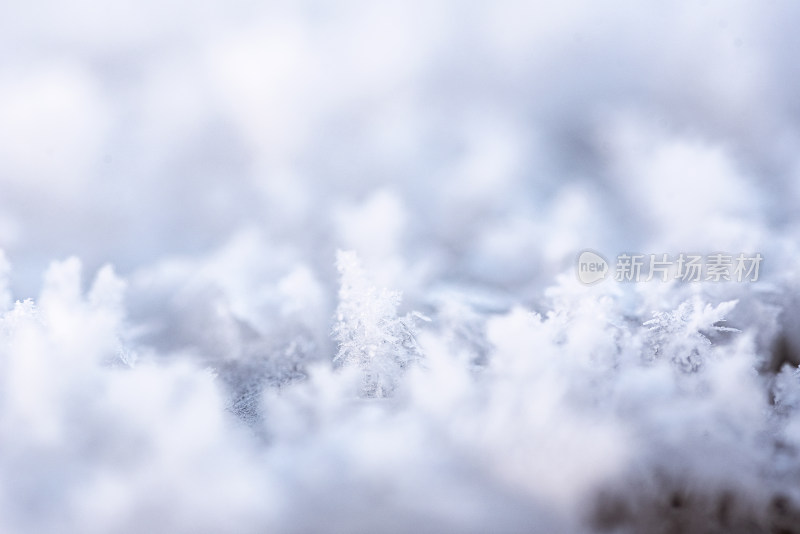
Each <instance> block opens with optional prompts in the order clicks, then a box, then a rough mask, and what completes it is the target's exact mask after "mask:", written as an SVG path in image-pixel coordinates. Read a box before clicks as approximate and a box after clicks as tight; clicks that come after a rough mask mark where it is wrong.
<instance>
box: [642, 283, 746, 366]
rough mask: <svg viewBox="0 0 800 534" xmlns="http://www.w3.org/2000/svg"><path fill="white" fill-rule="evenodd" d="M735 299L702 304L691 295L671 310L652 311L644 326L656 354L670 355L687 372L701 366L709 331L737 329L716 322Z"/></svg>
mask: <svg viewBox="0 0 800 534" xmlns="http://www.w3.org/2000/svg"><path fill="white" fill-rule="evenodd" d="M736 302H737V301H735V300H732V301H728V302H722V303H720V304H719V305H717V306H712V305H711V304H706V305H705V307H703V305H702V302H701V301H700V300H699V299H693V300H687V301H685V302H683V303H682V304H681V305H680V306H678V308H677V309H676V310H674V311H672V312H653V319H650V320H649V321H646V322H645V323H644V326H648V327H650V328H649V330H650V332H651V333H652V337H651V343H652V347H653V350H654V355H655V357H662V356H666V357H669V358H670V359H671V360H672V361H673V362H675V364H677V365H678V367H679V368H680V369H681V370H683V371H686V372H694V371H697V370H698V369H700V367H701V366H702V365H703V360H704V359H705V357H706V356H707V355H708V351H709V348H710V347H711V340H710V339H709V337H708V336H709V335H711V334H712V333H715V332H739V330H737V329H736V328H730V327H726V326H721V325H719V324H718V323H721V322H724V321H725V316H726V315H727V314H728V313H729V312H730V311H731V310H732V309H733V308H734V307H735V306H736Z"/></svg>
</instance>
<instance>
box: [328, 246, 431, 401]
mask: <svg viewBox="0 0 800 534" xmlns="http://www.w3.org/2000/svg"><path fill="white" fill-rule="evenodd" d="M336 267H337V269H338V271H339V276H340V286H339V306H338V307H337V309H336V325H335V326H334V329H333V335H334V338H335V339H336V341H338V343H339V350H338V352H337V354H336V356H335V357H334V359H333V361H334V364H335V365H337V366H350V365H357V366H359V367H360V368H361V370H362V371H363V373H364V375H363V381H362V385H361V395H362V396H364V397H386V396H390V395H391V394H392V392H393V391H394V389H395V388H396V386H397V382H398V380H399V377H400V375H401V374H402V373H403V371H404V370H405V369H406V368H407V367H408V366H409V365H411V364H412V363H414V362H415V361H417V360H418V359H419V358H420V357H421V356H422V354H421V352H420V349H419V346H418V345H417V341H416V338H415V324H414V321H415V318H418V317H421V314H418V313H416V312H412V313H409V314H407V315H404V316H402V317H398V315H397V308H398V306H399V305H400V302H401V298H402V297H401V294H400V292H398V291H390V290H388V289H378V288H376V287H375V286H373V285H372V283H371V282H370V281H369V279H368V278H367V276H366V274H365V273H364V270H363V268H362V267H361V262H360V260H359V258H358V256H357V255H356V254H355V253H354V252H342V251H339V252H338V253H337V257H336Z"/></svg>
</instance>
